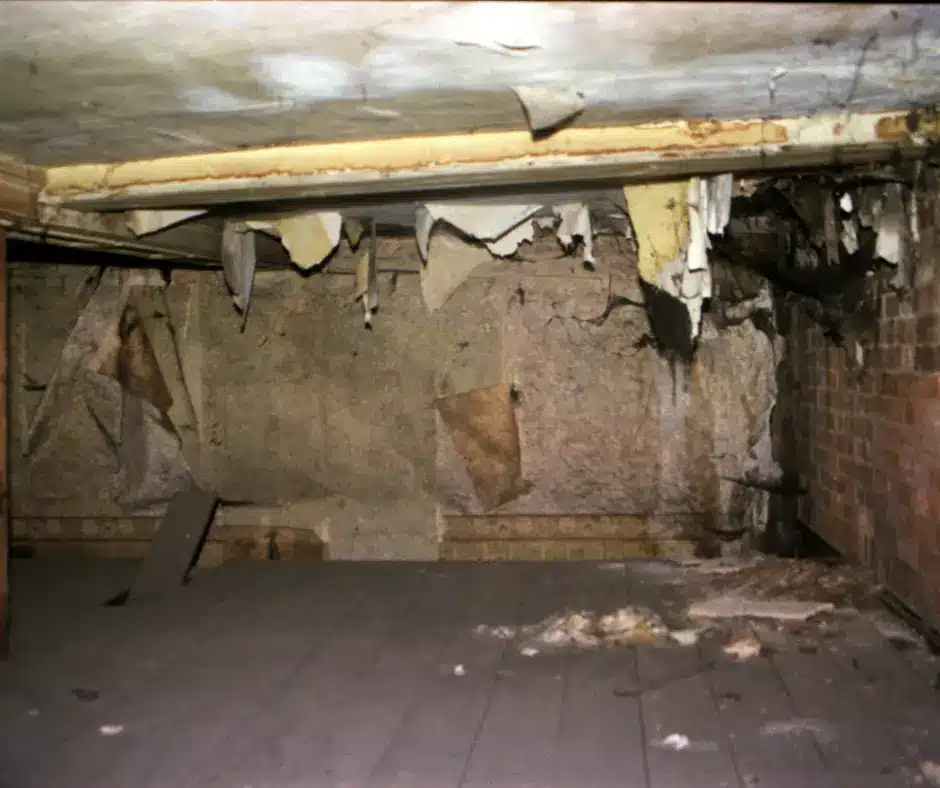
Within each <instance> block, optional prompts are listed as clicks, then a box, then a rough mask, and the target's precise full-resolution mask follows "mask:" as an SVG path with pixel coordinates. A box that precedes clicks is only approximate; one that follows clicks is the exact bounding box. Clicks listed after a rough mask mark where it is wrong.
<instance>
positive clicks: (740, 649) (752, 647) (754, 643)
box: [722, 636, 762, 662]
mask: <svg viewBox="0 0 940 788" xmlns="http://www.w3.org/2000/svg"><path fill="white" fill-rule="evenodd" d="M722 651H723V652H724V653H725V654H727V655H728V656H729V657H734V658H735V659H736V660H738V662H744V661H745V660H748V659H751V658H752V657H759V656H760V655H761V651H762V648H761V644H760V641H759V640H758V639H757V638H755V637H753V636H751V637H746V638H740V639H739V640H735V641H732V642H731V643H729V644H728V645H727V646H725V647H724V648H723V649H722Z"/></svg>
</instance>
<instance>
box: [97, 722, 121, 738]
mask: <svg viewBox="0 0 940 788" xmlns="http://www.w3.org/2000/svg"><path fill="white" fill-rule="evenodd" d="M98 732H99V733H100V734H101V735H102V736H119V735H120V734H122V733H124V726H123V725H114V724H108V725H102V726H101V727H100V728H98Z"/></svg>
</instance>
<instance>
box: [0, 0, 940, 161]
mask: <svg viewBox="0 0 940 788" xmlns="http://www.w3.org/2000/svg"><path fill="white" fill-rule="evenodd" d="M0 73H3V75H4V79H3V87H2V88H0V91H2V93H0V98H2V101H0V148H2V150H3V151H4V152H7V153H11V154H13V155H20V156H27V157H28V158H29V159H30V160H31V161H35V162H37V163H49V164H61V163H74V162H79V161H96V160H98V161H100V160H117V159H122V158H138V157H146V156H158V155H168V154H173V153H184V152H191V151H192V152H195V151H205V150H212V149H224V148H231V147H237V146H254V145H263V144H274V143H283V142H289V141H295V140H302V141H331V140H348V139H356V138H369V137H388V136H397V135H402V134H415V133H448V132H469V131H474V130H479V129H481V128H491V129H505V128H525V117H524V115H523V113H522V111H521V108H520V106H519V103H518V101H517V100H516V99H515V97H514V96H513V94H512V92H511V87H512V86H517V85H527V84H528V85H548V86H557V87H561V88H564V89H570V90H575V91H580V92H582V93H583V94H584V97H585V101H586V104H587V109H586V111H585V112H584V113H583V114H582V115H581V116H580V117H579V118H578V120H577V121H576V122H577V124H578V125H596V124H611V123H623V122H631V121H635V120H663V119H670V118H678V117H704V116H713V117H719V118H721V117H755V116H767V115H777V116H779V115H788V116H792V115H801V114H812V113H816V112H820V111H825V112H830V113H831V112H833V111H839V110H841V109H844V108H848V109H850V110H863V109H864V110H881V109H904V108H907V107H908V106H911V105H912V104H914V103H919V104H924V103H933V102H934V101H935V100H936V99H937V98H938V96H940V81H938V79H937V77H938V75H940V7H933V6H925V5H909V6H903V5H898V6H885V5H869V6H853V5H829V4H821V3H813V4H804V5H800V6H797V5H794V4H789V3H786V4H784V3H779V4H762V5H759V6H755V5H749V4H718V3H690V4H684V3H683V4H679V3H604V4H600V3H592V4H586V3H544V2H542V3H486V2H478V3H403V2H395V3H358V2H351V3H331V2H309V3H301V2H270V1H268V2H212V3H208V2H202V3H198V2H160V1H157V2H153V1H147V0H135V1H133V2H121V1H118V0H114V1H113V2H100V0H96V1H94V2H83V3H82V2H51V1H50V2H33V1H22V2H21V1H19V0H15V1H11V0H8V1H7V2H3V3H2V4H0Z"/></svg>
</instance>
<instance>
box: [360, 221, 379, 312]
mask: <svg viewBox="0 0 940 788" xmlns="http://www.w3.org/2000/svg"><path fill="white" fill-rule="evenodd" d="M370 229H371V232H370V233H369V246H368V247H367V248H366V249H363V250H362V253H361V254H360V255H359V261H358V263H357V264H356V300H357V301H361V302H362V307H363V310H364V313H365V318H364V319H365V326H366V328H372V316H373V315H374V314H375V313H376V312H377V311H378V310H379V277H378V263H377V260H376V237H375V222H373V223H372V226H371V228H370Z"/></svg>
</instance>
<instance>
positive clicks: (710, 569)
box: [679, 556, 763, 575]
mask: <svg viewBox="0 0 940 788" xmlns="http://www.w3.org/2000/svg"><path fill="white" fill-rule="evenodd" d="M762 560H763V559H762V558H761V557H760V556H755V557H754V558H750V559H747V560H742V559H731V558H687V559H686V560H684V561H682V562H680V564H679V566H681V567H682V568H683V569H692V570H694V571H696V572H699V573H701V574H705V575H733V574H736V573H738V572H743V571H744V570H745V569H751V568H753V567H755V566H757V565H758V564H760V563H761V561H762Z"/></svg>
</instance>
